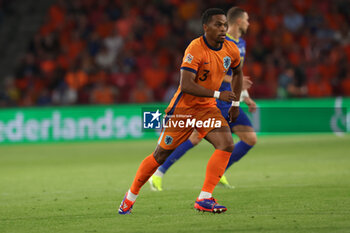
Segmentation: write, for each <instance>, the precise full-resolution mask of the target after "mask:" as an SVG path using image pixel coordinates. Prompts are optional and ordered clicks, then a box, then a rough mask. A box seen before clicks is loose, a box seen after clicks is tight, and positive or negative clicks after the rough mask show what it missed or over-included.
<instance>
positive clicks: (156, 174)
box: [153, 169, 164, 178]
mask: <svg viewBox="0 0 350 233" xmlns="http://www.w3.org/2000/svg"><path fill="white" fill-rule="evenodd" d="M153 175H155V176H159V177H162V178H163V176H164V173H163V172H161V171H159V169H157V171H156V172H155V173H154V174H153Z"/></svg>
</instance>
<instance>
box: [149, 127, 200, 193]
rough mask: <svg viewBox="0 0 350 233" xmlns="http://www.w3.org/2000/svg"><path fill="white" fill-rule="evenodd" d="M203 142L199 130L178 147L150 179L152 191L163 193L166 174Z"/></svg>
mask: <svg viewBox="0 0 350 233" xmlns="http://www.w3.org/2000/svg"><path fill="white" fill-rule="evenodd" d="M201 140H202V138H201V137H199V134H198V132H197V130H194V131H193V133H192V134H191V136H190V137H189V138H188V139H187V140H186V141H185V142H183V143H182V144H181V145H180V146H178V147H177V148H176V149H175V150H174V151H173V153H171V155H170V156H169V157H168V158H167V159H166V161H165V162H164V163H163V164H162V165H161V166H159V167H158V169H157V170H156V172H155V173H154V174H153V175H152V177H151V178H150V179H149V182H150V186H151V189H152V190H153V191H162V190H163V187H162V186H163V185H162V180H163V176H164V174H165V173H166V172H167V170H168V169H169V168H170V167H171V166H172V165H173V164H174V163H175V162H176V161H177V160H179V159H180V158H181V157H182V156H183V155H184V154H185V153H186V152H187V151H188V150H190V149H191V148H192V147H194V146H196V145H197V144H198V143H199V142H200V141H201Z"/></svg>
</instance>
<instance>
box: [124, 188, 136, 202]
mask: <svg viewBox="0 0 350 233" xmlns="http://www.w3.org/2000/svg"><path fill="white" fill-rule="evenodd" d="M137 196H138V195H136V194H133V193H132V192H131V191H130V189H129V191H128V195H127V196H126V199H128V200H129V201H136V198H137Z"/></svg>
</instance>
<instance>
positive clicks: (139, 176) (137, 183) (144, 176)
mask: <svg viewBox="0 0 350 233" xmlns="http://www.w3.org/2000/svg"><path fill="white" fill-rule="evenodd" d="M159 166H160V164H159V163H158V162H157V161H156V160H155V158H154V156H153V153H152V154H150V155H149V156H147V157H146V158H145V159H144V160H143V161H142V163H141V164H140V166H139V169H138V170H137V172H136V176H135V179H134V182H132V185H131V188H130V191H131V192H132V193H133V194H136V195H137V194H139V192H140V189H141V187H142V186H143V185H144V184H145V183H146V182H147V181H148V179H149V178H150V177H151V176H152V174H153V173H154V172H155V171H156V170H157V168H158V167H159Z"/></svg>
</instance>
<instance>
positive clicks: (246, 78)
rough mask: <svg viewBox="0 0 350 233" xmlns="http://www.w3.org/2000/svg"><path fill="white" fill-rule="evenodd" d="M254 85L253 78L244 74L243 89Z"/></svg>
mask: <svg viewBox="0 0 350 233" xmlns="http://www.w3.org/2000/svg"><path fill="white" fill-rule="evenodd" d="M252 85H253V82H252V80H250V77H249V76H243V82H242V90H248V89H249V88H250V87H251V86H252Z"/></svg>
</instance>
